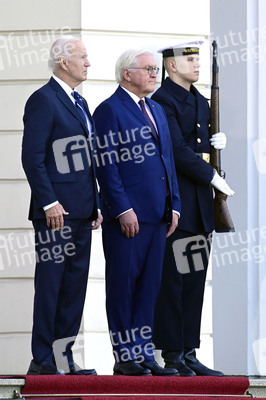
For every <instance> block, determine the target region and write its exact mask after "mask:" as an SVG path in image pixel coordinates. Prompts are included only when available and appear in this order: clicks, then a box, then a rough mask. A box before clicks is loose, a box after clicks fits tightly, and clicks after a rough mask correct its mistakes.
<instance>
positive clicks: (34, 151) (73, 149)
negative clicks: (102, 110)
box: [22, 78, 97, 220]
mask: <svg viewBox="0 0 266 400" xmlns="http://www.w3.org/2000/svg"><path fill="white" fill-rule="evenodd" d="M83 102H84V106H85V108H86V111H87V113H88V116H89V118H90V120H91V123H92V126H93V130H94V123H93V120H92V118H91V116H90V113H89V109H88V105H87V103H86V101H85V100H84V99H83ZM23 120H24V135H23V143H22V164H23V168H24V170H25V173H26V175H27V178H28V181H29V184H30V187H31V191H32V195H31V205H30V212H29V219H31V220H33V219H40V218H45V213H44V211H43V207H44V206H46V205H48V204H51V203H53V202H55V201H56V200H58V201H59V202H60V203H61V204H62V206H63V207H64V209H65V210H66V211H67V212H69V215H68V216H65V218H71V219H83V218H90V219H92V220H93V219H95V218H96V217H97V189H96V181H95V166H94V162H93V157H92V156H91V148H90V147H91V146H90V145H89V142H88V131H87V128H86V125H85V120H84V119H83V117H82V116H81V115H80V113H79V112H78V110H77V109H76V107H75V105H74V104H73V102H72V101H71V99H70V98H69V96H68V95H67V94H66V92H65V91H64V90H63V89H62V87H61V86H60V85H59V84H58V83H57V82H56V81H55V80H54V79H53V78H51V79H50V81H49V82H48V83H47V84H46V85H44V86H43V87H41V88H40V89H39V90H37V91H36V92H34V93H33V94H32V95H31V96H30V98H29V99H28V101H27V103H26V106H25V113H24V118H23Z"/></svg>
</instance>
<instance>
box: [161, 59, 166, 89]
mask: <svg viewBox="0 0 266 400" xmlns="http://www.w3.org/2000/svg"><path fill="white" fill-rule="evenodd" d="M164 79H165V68H164V62H163V65H162V78H161V84H162V83H163V81H164Z"/></svg>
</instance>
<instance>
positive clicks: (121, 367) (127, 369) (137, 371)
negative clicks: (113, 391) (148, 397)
mask: <svg viewBox="0 0 266 400" xmlns="http://www.w3.org/2000/svg"><path fill="white" fill-rule="evenodd" d="M114 375H132V376H144V375H145V376H147V375H151V371H150V370H149V369H146V368H143V367H142V366H141V365H140V364H138V363H137V362H136V361H127V362H122V363H117V362H116V363H115V365H114Z"/></svg>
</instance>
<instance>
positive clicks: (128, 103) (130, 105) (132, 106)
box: [116, 86, 158, 142]
mask: <svg viewBox="0 0 266 400" xmlns="http://www.w3.org/2000/svg"><path fill="white" fill-rule="evenodd" d="M116 93H117V95H118V97H119V98H120V99H121V100H122V102H123V104H124V106H125V107H126V108H127V109H128V110H130V112H132V113H133V114H134V115H135V116H136V118H138V119H139V120H140V121H141V122H142V123H143V124H144V125H145V126H149V124H148V122H147V119H146V118H145V116H144V115H143V113H142V111H141V110H140V108H139V107H138V106H137V104H136V103H135V101H134V100H133V99H132V98H131V97H130V96H129V94H128V93H127V92H126V91H125V90H124V89H122V88H121V87H120V86H119V87H118V88H117V91H116ZM149 106H150V104H149ZM150 108H151V107H150ZM156 123H157V121H156ZM151 135H152V136H153V137H154V138H155V140H156V141H157V142H158V140H157V137H156V136H155V135H154V133H153V132H152V130H151Z"/></svg>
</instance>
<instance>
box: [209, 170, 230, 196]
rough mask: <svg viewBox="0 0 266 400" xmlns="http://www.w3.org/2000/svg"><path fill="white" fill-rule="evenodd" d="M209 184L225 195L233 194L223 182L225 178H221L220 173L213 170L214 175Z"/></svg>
mask: <svg viewBox="0 0 266 400" xmlns="http://www.w3.org/2000/svg"><path fill="white" fill-rule="evenodd" d="M211 185H212V186H214V187H215V188H216V189H218V190H220V192H223V193H224V194H226V195H227V196H233V194H234V193H235V192H234V191H233V190H232V189H231V188H230V187H229V186H228V185H227V183H226V182H225V179H223V178H221V177H220V175H219V174H218V173H217V171H215V173H214V177H213V178H212V181H211Z"/></svg>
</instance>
